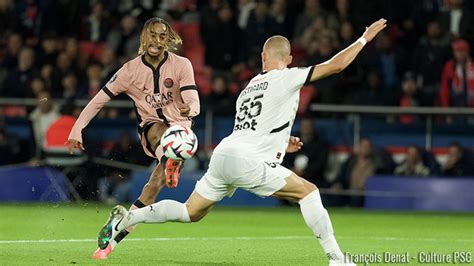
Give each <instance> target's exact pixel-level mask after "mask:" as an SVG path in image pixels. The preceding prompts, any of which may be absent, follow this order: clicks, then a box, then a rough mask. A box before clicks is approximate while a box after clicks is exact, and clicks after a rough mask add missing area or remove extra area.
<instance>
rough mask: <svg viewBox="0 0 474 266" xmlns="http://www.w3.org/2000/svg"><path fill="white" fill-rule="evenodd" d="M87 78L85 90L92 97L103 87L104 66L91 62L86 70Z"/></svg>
mask: <svg viewBox="0 0 474 266" xmlns="http://www.w3.org/2000/svg"><path fill="white" fill-rule="evenodd" d="M86 75H87V80H86V82H85V84H84V88H83V91H85V92H86V93H87V95H88V98H89V99H92V98H93V97H94V96H95V95H96V94H97V93H98V92H99V90H100V89H101V86H100V84H101V82H102V81H101V79H102V77H101V75H102V67H101V66H100V65H99V64H90V65H89V66H88V67H87V70H86Z"/></svg>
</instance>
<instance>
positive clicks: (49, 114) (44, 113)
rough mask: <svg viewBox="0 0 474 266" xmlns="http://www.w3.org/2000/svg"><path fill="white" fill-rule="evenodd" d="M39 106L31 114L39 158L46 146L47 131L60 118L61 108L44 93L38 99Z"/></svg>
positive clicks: (47, 93) (48, 94)
mask: <svg viewBox="0 0 474 266" xmlns="http://www.w3.org/2000/svg"><path fill="white" fill-rule="evenodd" d="M36 99H37V101H38V105H37V106H36V108H35V110H33V112H32V113H31V114H30V120H31V122H32V124H33V133H34V135H35V142H36V151H37V153H36V154H37V157H39V155H40V153H41V150H42V149H43V147H44V145H45V136H46V130H47V129H48V128H49V126H50V125H51V124H52V123H53V122H54V121H56V119H58V117H59V106H58V105H57V104H56V103H55V102H53V100H52V99H51V95H50V93H49V92H46V91H43V92H40V93H38V96H37V97H36Z"/></svg>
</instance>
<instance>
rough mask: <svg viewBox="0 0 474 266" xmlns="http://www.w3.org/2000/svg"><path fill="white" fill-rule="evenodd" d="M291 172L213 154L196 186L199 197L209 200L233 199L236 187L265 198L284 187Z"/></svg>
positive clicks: (272, 165)
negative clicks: (226, 197) (207, 167)
mask: <svg viewBox="0 0 474 266" xmlns="http://www.w3.org/2000/svg"><path fill="white" fill-rule="evenodd" d="M291 173H292V172H291V171H290V170H288V169H287V168H285V167H283V166H281V165H279V164H267V163H265V162H262V161H255V160H252V159H245V158H240V157H234V156H231V155H223V154H213V155H212V157H211V162H210V163H209V169H208V170H207V172H206V174H205V175H204V176H203V177H202V178H201V179H200V180H199V181H198V182H197V183H196V188H195V190H196V191H197V192H198V193H199V195H201V196H203V197H204V198H206V199H208V200H211V201H221V200H222V199H223V198H224V197H225V196H228V197H232V195H233V194H234V192H235V190H236V189H237V188H242V189H245V190H247V191H249V192H252V193H253V194H256V195H258V196H260V197H268V196H271V195H272V194H274V193H275V192H277V191H279V190H280V189H281V188H283V187H284V186H285V185H286V180H285V179H286V178H287V177H288V176H290V175H291Z"/></svg>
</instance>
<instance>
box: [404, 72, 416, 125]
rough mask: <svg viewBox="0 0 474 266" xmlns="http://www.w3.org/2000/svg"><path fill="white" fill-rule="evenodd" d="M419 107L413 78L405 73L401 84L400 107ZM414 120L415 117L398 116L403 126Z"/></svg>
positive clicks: (411, 74)
mask: <svg viewBox="0 0 474 266" xmlns="http://www.w3.org/2000/svg"><path fill="white" fill-rule="evenodd" d="M419 105H420V101H419V99H418V93H417V87H416V81H415V76H414V75H413V73H411V72H406V73H405V75H404V78H403V82H402V95H401V97H400V107H417V106H419ZM416 120H417V116H414V115H400V122H401V123H403V124H411V123H413V122H415V121H416Z"/></svg>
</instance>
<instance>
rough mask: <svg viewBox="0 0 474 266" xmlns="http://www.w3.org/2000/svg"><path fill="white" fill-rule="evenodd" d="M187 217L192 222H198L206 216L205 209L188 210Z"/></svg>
mask: <svg viewBox="0 0 474 266" xmlns="http://www.w3.org/2000/svg"><path fill="white" fill-rule="evenodd" d="M188 214H189V219H190V220H191V222H192V223H195V222H199V221H201V220H202V218H204V216H206V212H205V211H195V210H188Z"/></svg>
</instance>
